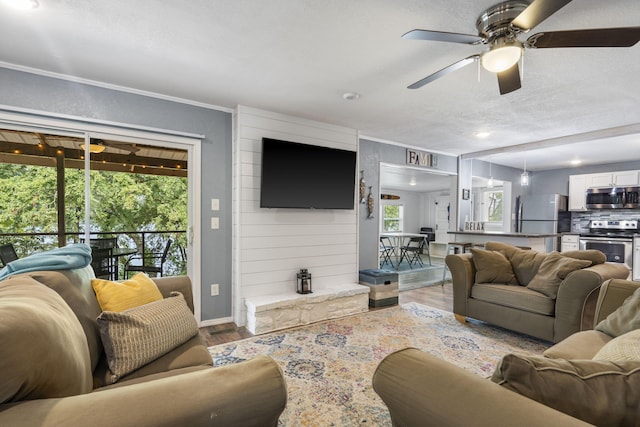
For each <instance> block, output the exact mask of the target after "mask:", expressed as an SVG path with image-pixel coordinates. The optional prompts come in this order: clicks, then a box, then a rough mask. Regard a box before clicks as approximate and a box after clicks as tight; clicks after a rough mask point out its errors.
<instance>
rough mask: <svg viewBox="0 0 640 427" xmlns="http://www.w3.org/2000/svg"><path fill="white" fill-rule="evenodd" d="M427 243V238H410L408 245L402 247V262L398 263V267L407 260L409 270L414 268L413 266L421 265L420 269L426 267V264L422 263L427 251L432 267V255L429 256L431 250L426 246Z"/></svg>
mask: <svg viewBox="0 0 640 427" xmlns="http://www.w3.org/2000/svg"><path fill="white" fill-rule="evenodd" d="M426 242H427V239H426V238H425V237H410V238H409V241H408V242H407V244H406V245H404V246H402V247H400V261H399V262H398V265H400V264H401V263H402V261H403V260H404V259H406V260H407V263H408V264H409V268H413V264H419V265H420V267H424V262H422V253H423V251H425V250H426V251H427V255H428V257H429V265H431V254H429V248H428V246H427V245H426Z"/></svg>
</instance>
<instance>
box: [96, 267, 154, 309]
mask: <svg viewBox="0 0 640 427" xmlns="http://www.w3.org/2000/svg"><path fill="white" fill-rule="evenodd" d="M91 286H93V290H94V291H95V293H96V298H97V299H98V303H99V304H100V308H101V309H102V311H124V310H129V309H130V308H134V307H138V306H141V305H144V304H148V303H150V302H153V301H159V300H161V299H162V294H161V293H160V290H158V286H157V285H156V284H155V283H154V282H153V280H151V279H150V278H149V276H147V275H146V274H144V273H138V274H136V275H135V276H133V277H132V278H131V279H128V280H124V281H122V282H112V281H110V280H104V279H91Z"/></svg>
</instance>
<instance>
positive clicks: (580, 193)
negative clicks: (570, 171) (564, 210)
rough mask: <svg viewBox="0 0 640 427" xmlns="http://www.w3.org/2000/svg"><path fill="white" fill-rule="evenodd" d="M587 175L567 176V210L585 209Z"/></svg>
mask: <svg viewBox="0 0 640 427" xmlns="http://www.w3.org/2000/svg"><path fill="white" fill-rule="evenodd" d="M587 176H588V175H570V176H569V210H570V211H586V210H587V204H586V196H585V194H586V192H587Z"/></svg>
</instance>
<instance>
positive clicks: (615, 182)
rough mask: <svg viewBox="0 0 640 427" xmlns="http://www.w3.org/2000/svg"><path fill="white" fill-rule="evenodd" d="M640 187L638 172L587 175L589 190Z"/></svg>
mask: <svg viewBox="0 0 640 427" xmlns="http://www.w3.org/2000/svg"><path fill="white" fill-rule="evenodd" d="M627 185H638V171H637V170H633V171H619V172H605V173H593V174H589V175H587V188H601V187H615V186H617V187H621V186H627Z"/></svg>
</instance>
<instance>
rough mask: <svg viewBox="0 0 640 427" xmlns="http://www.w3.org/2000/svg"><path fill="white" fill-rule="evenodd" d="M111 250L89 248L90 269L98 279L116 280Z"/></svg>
mask: <svg viewBox="0 0 640 427" xmlns="http://www.w3.org/2000/svg"><path fill="white" fill-rule="evenodd" d="M111 251H112V248H97V247H95V246H93V247H92V248H91V268H93V273H94V274H95V276H96V278H98V279H107V280H116V279H117V277H115V276H116V274H115V271H116V270H115V265H114V259H113V256H112V254H111Z"/></svg>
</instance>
